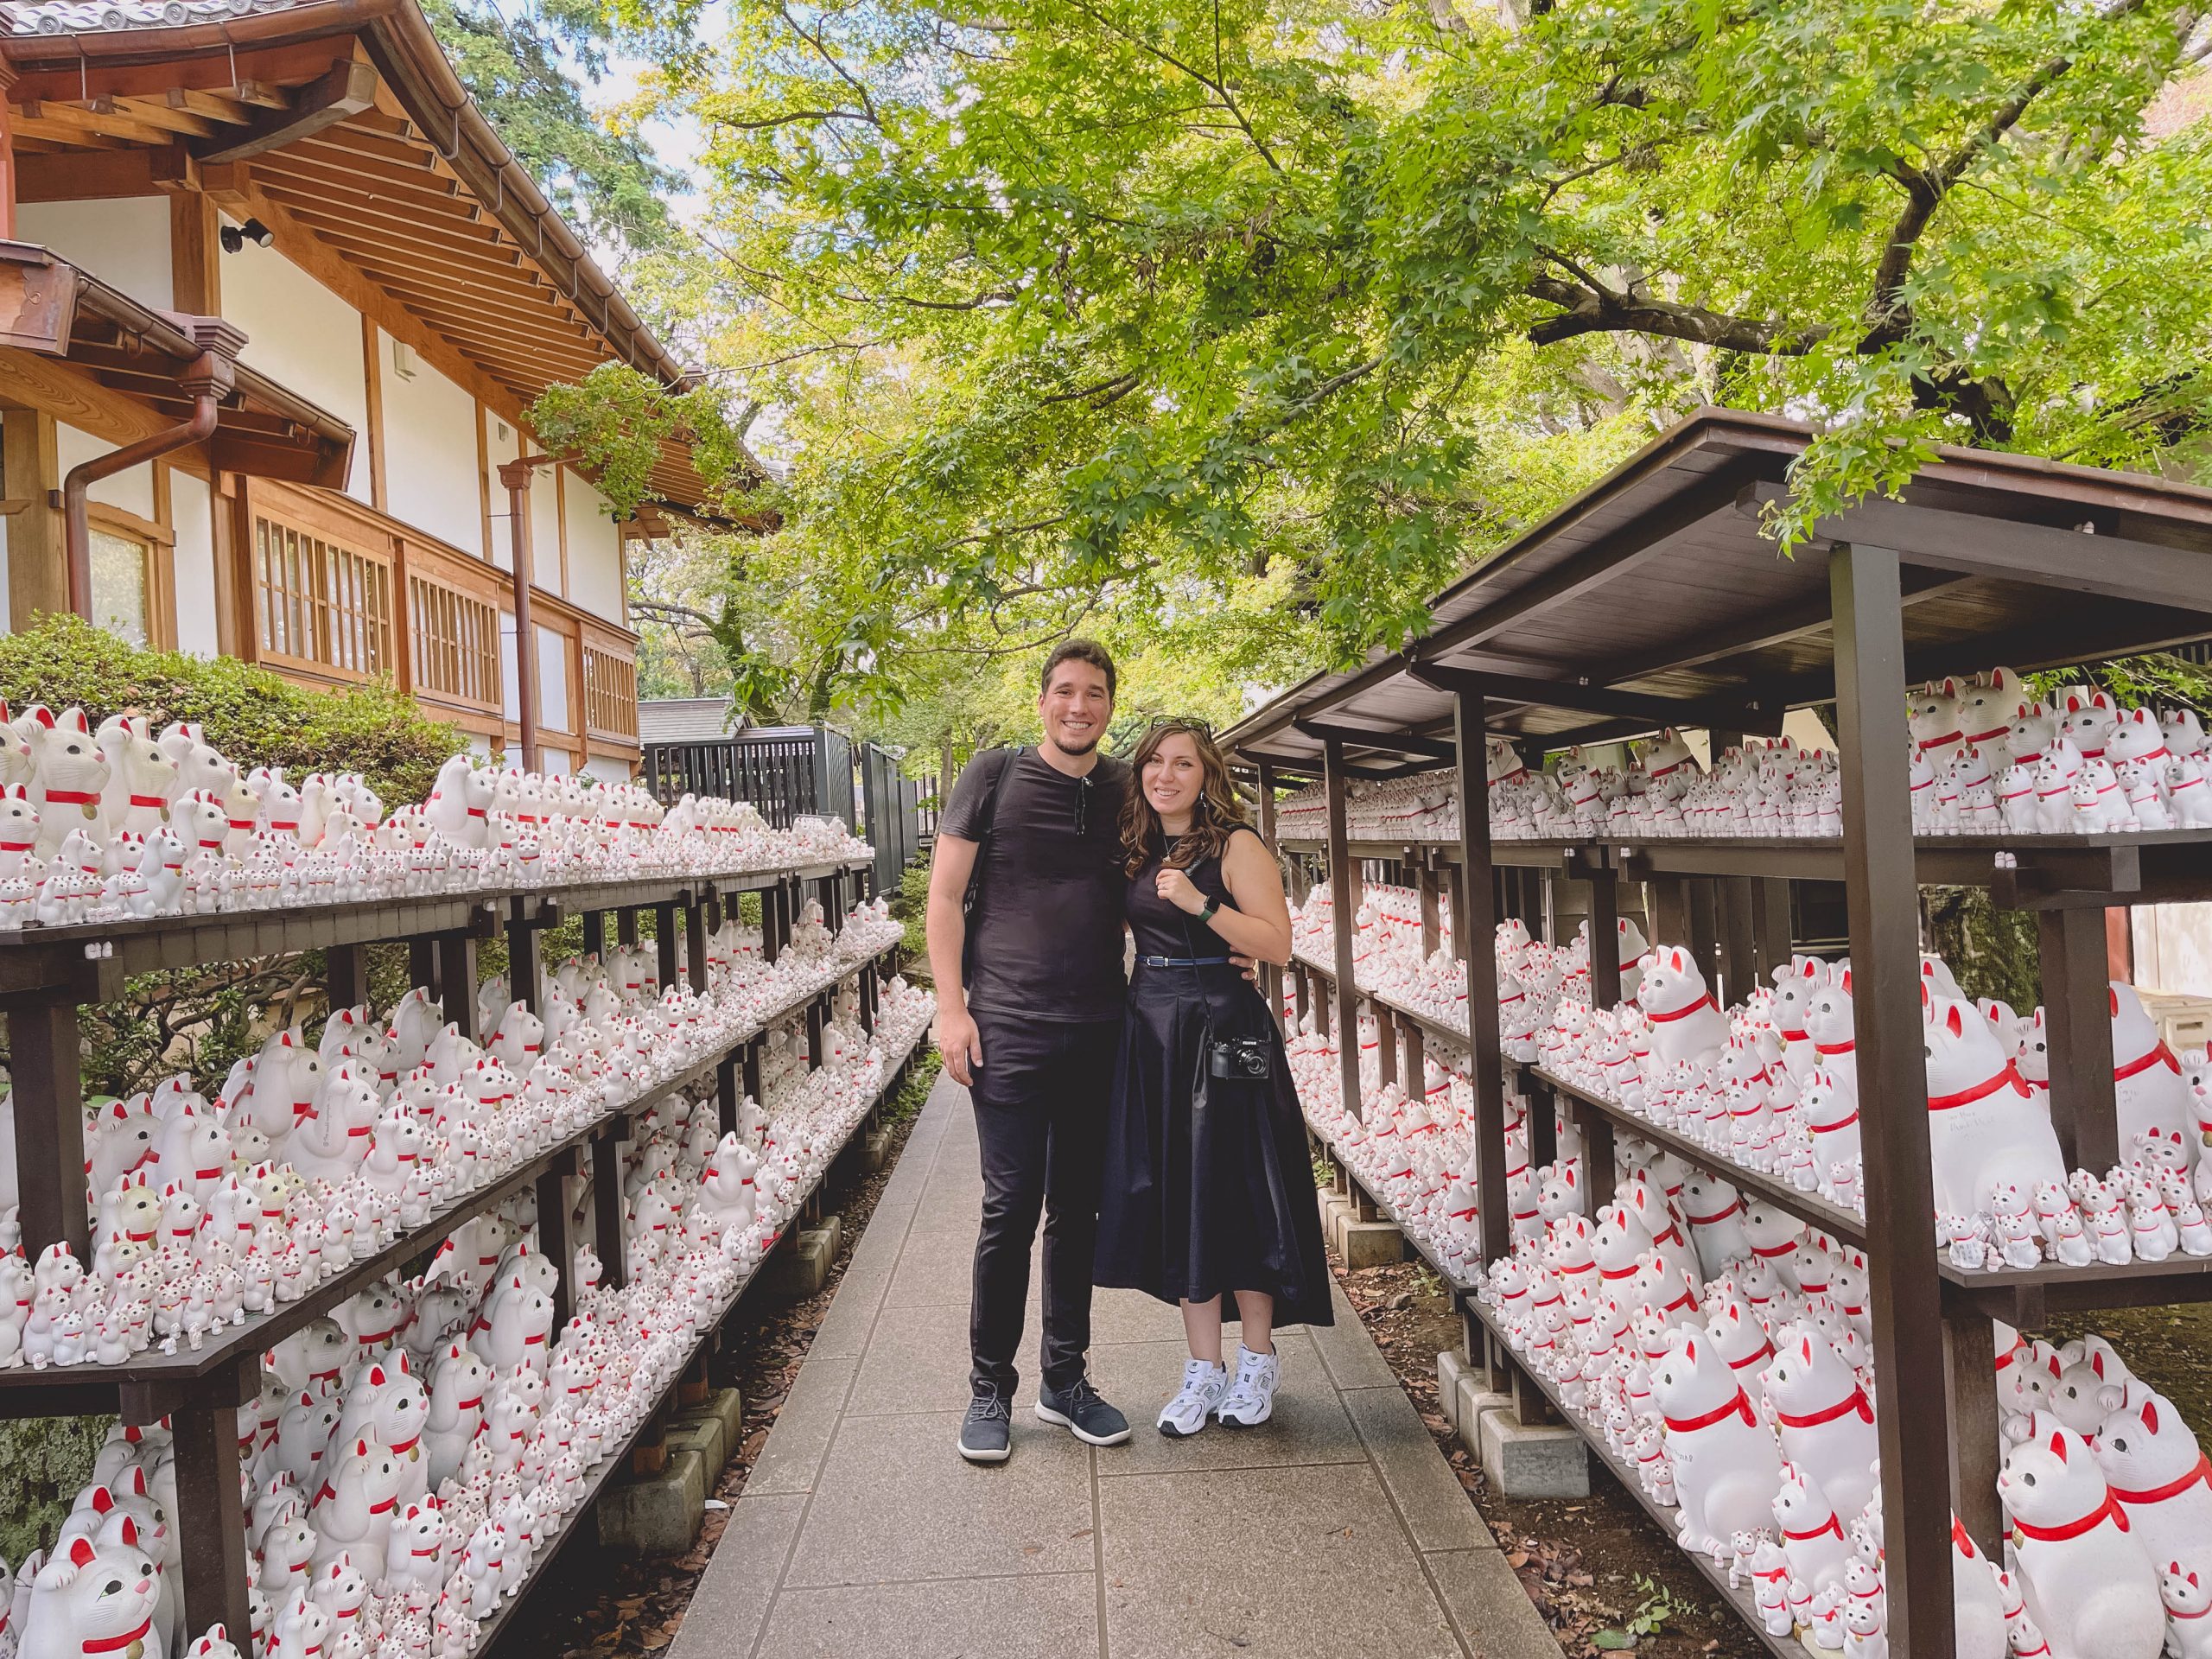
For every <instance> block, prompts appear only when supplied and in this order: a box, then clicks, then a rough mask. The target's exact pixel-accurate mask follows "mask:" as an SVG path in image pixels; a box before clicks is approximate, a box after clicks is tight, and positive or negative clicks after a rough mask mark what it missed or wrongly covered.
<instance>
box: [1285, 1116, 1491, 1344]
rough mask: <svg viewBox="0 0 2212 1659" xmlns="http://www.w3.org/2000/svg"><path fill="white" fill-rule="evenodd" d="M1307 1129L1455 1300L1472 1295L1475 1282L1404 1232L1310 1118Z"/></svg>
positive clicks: (1393, 1209)
mask: <svg viewBox="0 0 2212 1659" xmlns="http://www.w3.org/2000/svg"><path fill="white" fill-rule="evenodd" d="M1302 1111H1303V1109H1302V1108H1301V1114H1302ZM1306 1133H1307V1134H1309V1135H1312V1136H1313V1138H1314V1139H1315V1140H1316V1141H1319V1142H1320V1143H1321V1144H1322V1145H1323V1146H1325V1147H1327V1148H1328V1149H1329V1160H1330V1161H1331V1162H1332V1163H1333V1164H1334V1165H1335V1166H1337V1167H1338V1169H1339V1170H1341V1171H1343V1172H1344V1179H1346V1180H1348V1181H1350V1182H1351V1184H1352V1185H1355V1186H1357V1188H1358V1189H1359V1190H1360V1191H1361V1192H1364V1193H1365V1194H1366V1195H1367V1201H1368V1202H1369V1203H1370V1204H1371V1205H1374V1206H1375V1207H1376V1209H1377V1210H1379V1211H1382V1212H1383V1216H1384V1217H1386V1218H1388V1220H1389V1223H1390V1224H1391V1225H1392V1226H1394V1227H1395V1228H1396V1229H1397V1230H1398V1236H1400V1237H1401V1238H1402V1239H1404V1240H1405V1241H1406V1243H1407V1245H1408V1248H1409V1249H1412V1251H1413V1253H1414V1255H1418V1256H1419V1257H1421V1261H1422V1262H1423V1263H1424V1264H1425V1265H1426V1266H1427V1268H1428V1270H1429V1271H1430V1272H1431V1273H1433V1274H1435V1275H1436V1276H1437V1277H1438V1278H1439V1279H1440V1280H1441V1281H1443V1282H1444V1285H1445V1287H1446V1289H1447V1290H1448V1291H1450V1292H1451V1293H1452V1297H1453V1300H1455V1301H1456V1300H1458V1299H1459V1297H1460V1296H1463V1295H1471V1294H1473V1292H1474V1288H1475V1281H1473V1280H1471V1279H1463V1278H1461V1277H1460V1276H1459V1274H1455V1273H1453V1272H1452V1269H1451V1268H1448V1267H1446V1266H1445V1264H1444V1258H1443V1257H1442V1256H1440V1255H1437V1254H1436V1252H1435V1251H1434V1250H1433V1249H1430V1248H1429V1246H1428V1243H1427V1240H1425V1239H1421V1238H1416V1237H1415V1236H1414V1235H1413V1234H1412V1233H1411V1232H1409V1231H1408V1230H1407V1229H1406V1224H1405V1222H1404V1221H1403V1220H1402V1218H1401V1217H1400V1216H1399V1214H1398V1210H1397V1206H1396V1205H1394V1204H1392V1203H1391V1202H1390V1200H1389V1199H1388V1198H1384V1197H1383V1195H1382V1194H1381V1193H1380V1192H1376V1190H1375V1189H1374V1188H1373V1187H1371V1186H1370V1185H1368V1184H1367V1181H1366V1179H1365V1178H1364V1177H1363V1176H1362V1175H1361V1174H1360V1173H1359V1172H1358V1171H1357V1170H1356V1169H1354V1168H1353V1167H1352V1166H1351V1164H1350V1163H1348V1162H1346V1161H1345V1160H1344V1158H1343V1157H1342V1156H1341V1155H1340V1154H1338V1151H1337V1144H1336V1142H1335V1141H1332V1140H1330V1139H1329V1136H1328V1132H1327V1131H1326V1130H1325V1129H1323V1128H1322V1127H1321V1126H1320V1125H1319V1124H1318V1123H1316V1122H1314V1121H1313V1119H1312V1118H1311V1117H1310V1116H1309V1117H1307V1118H1306Z"/></svg>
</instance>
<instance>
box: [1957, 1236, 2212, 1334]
mask: <svg viewBox="0 0 2212 1659" xmlns="http://www.w3.org/2000/svg"><path fill="white" fill-rule="evenodd" d="M1937 1270H1938V1271H1939V1272H1940V1273H1941V1274H1942V1279H1943V1300H1944V1303H1945V1305H1946V1306H1950V1307H1973V1308H1974V1309H1977V1310H1979V1311H1982V1312H1986V1313H1988V1315H1989V1317H1990V1318H1992V1319H2002V1320H2004V1321H2005V1323H2006V1324H2007V1325H2015V1326H2019V1327H2023V1328H2025V1329H2028V1330H2033V1329H2035V1328H2036V1327H2037V1326H2038V1325H2041V1324H2042V1323H2043V1322H2044V1317H2045V1316H2046V1315H2048V1314H2051V1313H2094V1312H2097V1311H2098V1310H2101V1309H2103V1308H2109V1307H2161V1306H2166V1305H2167V1304H2169V1303H2182V1302H2212V1258H2206V1257H2200V1256H2191V1255H2182V1254H2181V1253H2180V1252H2179V1251H2178V1250H2177V1251H2176V1252H2175V1253H2174V1254H2173V1255H2170V1256H2168V1257H2167V1258H2166V1259H2165V1260H2164V1261H2163V1262H2122V1263H2120V1264H2118V1265H2113V1264H2110V1263H2106V1262H2098V1263H2096V1264H2094V1265H2093V1266H2090V1267H2086V1268H2065V1267H2060V1266H2059V1265H2058V1264H2057V1263H2056V1262H2045V1263H2044V1265H2043V1266H2041V1267H2038V1268H1997V1269H1995V1270H1994V1271H1986V1272H1982V1273H1969V1272H1968V1271H1967V1269H1965V1268H1960V1267H1955V1266H1953V1265H1952V1262H1951V1260H1950V1258H1949V1257H1948V1255H1939V1256H1938V1257H1937Z"/></svg>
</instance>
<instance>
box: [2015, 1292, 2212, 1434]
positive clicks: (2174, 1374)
mask: <svg viewBox="0 0 2212 1659" xmlns="http://www.w3.org/2000/svg"><path fill="white" fill-rule="evenodd" d="M2036 1334H2037V1335H2038V1336H2040V1337H2042V1338H2044V1341H2046V1342H2054V1343H2061V1344H2063V1343H2065V1342H2068V1341H2070V1340H2071V1339H2072V1338H2075V1337H2083V1336H2088V1335H2091V1334H2094V1335H2097V1336H2101V1337H2104V1338H2108V1339H2109V1340H2110V1341H2111V1343H2112V1345H2113V1347H2115V1348H2117V1349H2118V1350H2119V1351H2120V1357H2121V1358H2122V1359H2124V1360H2126V1362H2127V1369H2128V1370H2131V1371H2133V1372H2134V1373H2135V1375H2136V1376H2139V1377H2141V1378H2142V1379H2143V1380H2144V1381H2145V1383H2149V1384H2150V1385H2151V1386H2152V1388H2154V1389H2158V1392H2159V1393H2160V1394H2163V1395H2165V1396H2166V1397H2167V1398H2168V1399H2169V1400H2171V1401H2172V1402H2174V1404H2175V1405H2177V1406H2178V1407H2179V1408H2181V1414H2182V1420H2183V1421H2184V1422H2186V1423H2187V1424H2188V1425H2189V1426H2190V1427H2191V1428H2193V1429H2195V1430H2196V1437H2197V1439H2198V1440H2202V1441H2203V1442H2204V1443H2205V1445H2206V1446H2208V1447H2212V1370H2207V1369H2206V1367H2205V1358H2206V1356H2207V1355H2212V1306H2190V1307H2130V1308H2115V1309H2113V1310H2111V1311H2110V1312H2107V1313H2072V1314H2066V1315H2063V1316H2061V1317H2059V1318H2056V1319H2052V1320H2051V1322H2050V1325H2048V1326H2046V1327H2045V1328H2044V1330H2042V1331H2040V1332H2036Z"/></svg>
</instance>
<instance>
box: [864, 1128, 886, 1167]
mask: <svg viewBox="0 0 2212 1659" xmlns="http://www.w3.org/2000/svg"><path fill="white" fill-rule="evenodd" d="M890 1155H891V1131H890V1130H888V1129H878V1130H877V1131H876V1132H875V1133H874V1134H873V1135H869V1136H868V1138H867V1139H866V1140H865V1141H861V1152H860V1160H861V1169H863V1170H864V1171H866V1172H867V1173H868V1174H870V1175H873V1174H874V1173H875V1172H876V1171H877V1170H879V1169H881V1168H882V1167H883V1160H885V1159H887V1158H888V1157H889V1156H890Z"/></svg>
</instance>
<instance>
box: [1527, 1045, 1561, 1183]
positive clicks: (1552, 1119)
mask: <svg viewBox="0 0 2212 1659" xmlns="http://www.w3.org/2000/svg"><path fill="white" fill-rule="evenodd" d="M1524 1093H1525V1094H1526V1095H1527V1096H1528V1101H1529V1179H1530V1180H1532V1181H1533V1180H1534V1179H1535V1178H1536V1172H1537V1171H1538V1170H1540V1169H1541V1168H1543V1166H1545V1165H1547V1164H1549V1163H1554V1162H1556V1161H1557V1160H1558V1158H1559V1096H1557V1095H1555V1094H1554V1093H1553V1092H1552V1091H1551V1090H1550V1089H1548V1088H1547V1087H1546V1086H1545V1085H1544V1084H1541V1083H1539V1082H1537V1081H1536V1080H1535V1074H1534V1073H1533V1072H1532V1073H1529V1081H1528V1084H1527V1085H1526V1087H1525V1090H1524Z"/></svg>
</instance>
